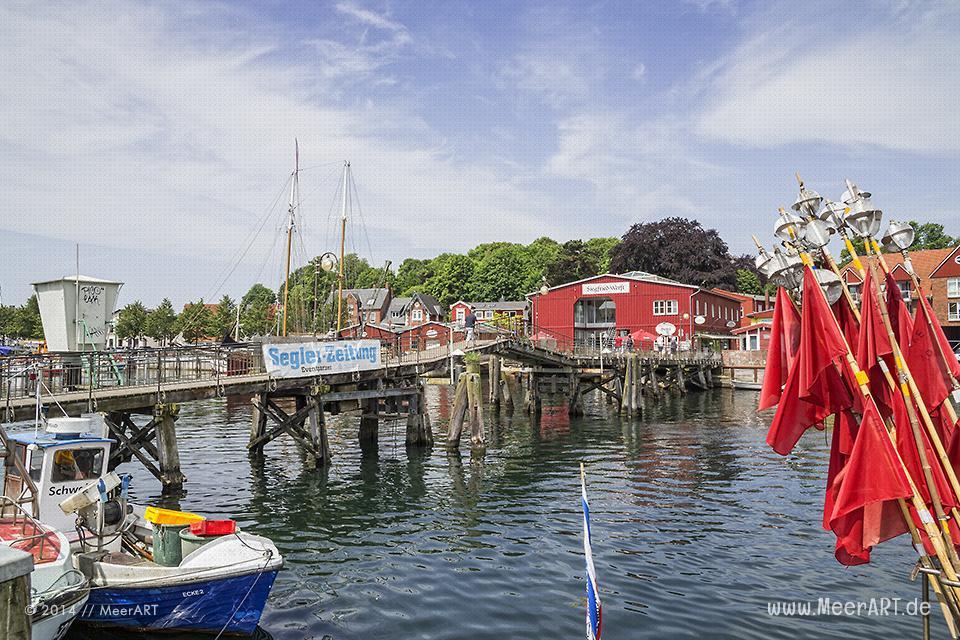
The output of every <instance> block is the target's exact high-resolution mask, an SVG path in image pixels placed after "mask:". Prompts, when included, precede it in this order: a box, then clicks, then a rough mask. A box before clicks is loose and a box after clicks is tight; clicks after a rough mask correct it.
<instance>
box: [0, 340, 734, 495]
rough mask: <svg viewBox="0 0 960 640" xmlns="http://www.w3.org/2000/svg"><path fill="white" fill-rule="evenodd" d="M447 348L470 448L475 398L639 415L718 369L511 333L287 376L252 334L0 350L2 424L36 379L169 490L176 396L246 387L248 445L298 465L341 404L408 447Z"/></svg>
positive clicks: (118, 453) (61, 406)
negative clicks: (27, 352)
mask: <svg viewBox="0 0 960 640" xmlns="http://www.w3.org/2000/svg"><path fill="white" fill-rule="evenodd" d="M457 352H462V353H469V352H475V353H478V354H485V355H486V356H487V372H488V376H489V380H490V385H489V394H488V395H487V398H484V395H483V394H482V392H481V388H482V387H481V374H480V373H479V372H477V371H468V372H464V373H462V374H460V376H459V379H458V380H457V383H456V392H455V396H454V397H455V399H454V410H453V417H452V419H451V424H450V427H449V429H448V433H447V439H446V442H447V446H449V447H457V446H459V443H460V438H461V434H462V433H463V428H464V423H465V422H466V423H467V424H468V425H469V432H470V440H471V444H472V446H474V447H479V448H482V447H484V446H485V429H484V410H485V409H484V400H486V401H487V403H488V404H489V405H490V406H491V407H492V408H493V410H495V411H501V410H506V411H514V410H517V409H519V408H520V407H521V406H522V407H523V409H524V410H525V411H527V412H529V413H530V414H531V415H533V416H538V415H539V414H540V413H541V411H542V406H543V399H544V397H553V398H554V401H556V399H557V398H559V401H561V402H565V403H566V404H567V405H568V408H569V412H570V414H571V415H580V414H582V413H583V397H584V396H585V395H586V394H588V393H591V392H593V391H597V392H599V393H602V394H604V395H605V396H606V398H607V399H608V400H609V401H610V402H616V404H617V407H618V409H619V411H620V412H622V413H623V414H625V415H626V416H628V417H640V416H641V414H642V406H643V402H642V398H643V397H644V396H650V397H654V398H657V397H659V396H660V395H661V394H662V393H667V392H669V391H670V390H671V389H673V390H675V391H676V392H678V393H686V392H687V389H688V388H703V389H705V388H709V387H710V386H712V376H713V372H714V371H719V368H720V367H721V362H720V359H719V357H716V356H712V355H697V354H674V355H655V354H646V353H614V354H611V353H605V354H600V353H591V352H580V353H565V352H561V351H558V350H551V349H549V348H544V347H543V346H540V345H536V344H533V343H531V342H529V341H527V340H523V339H517V338H501V339H498V340H488V341H475V342H470V343H467V342H462V343H457V344H454V345H445V346H443V347H437V348H433V349H430V350H427V351H413V352H405V353H386V352H385V353H384V354H383V358H382V363H381V366H380V367H379V368H376V369H373V370H368V371H360V372H350V373H337V374H331V375H324V376H306V377H298V378H278V377H272V376H270V375H269V374H268V373H266V369H265V367H264V363H263V357H262V349H261V345H260V344H259V343H251V344H239V345H224V346H217V347H208V346H199V347H177V348H171V349H158V350H141V351H128V352H117V353H88V354H68V355H58V354H45V355H41V356H31V357H28V358H13V359H10V358H8V359H4V360H0V394H2V395H0V412H2V418H3V421H5V422H10V421H16V420H28V419H31V418H33V416H34V412H35V410H36V399H35V397H36V390H37V385H40V386H41V396H42V397H43V399H44V403H45V405H46V407H47V410H48V411H49V412H50V413H51V414H52V415H59V414H60V412H63V413H64V414H67V415H79V414H82V413H91V412H100V413H102V414H103V415H104V422H105V428H106V432H107V435H108V437H110V438H112V439H113V440H115V441H116V446H115V447H113V450H112V453H111V457H110V467H111V468H114V467H116V466H117V465H118V464H120V463H122V462H127V461H130V460H132V459H134V458H136V459H137V460H138V461H139V462H140V463H141V464H143V466H144V467H145V468H146V469H148V470H149V471H150V472H151V473H152V474H153V475H154V476H155V477H156V478H157V479H158V480H160V482H161V484H162V486H163V488H164V490H172V489H177V488H179V487H181V486H182V485H183V483H184V482H185V480H186V475H185V473H184V470H182V469H181V466H180V455H179V447H178V444H177V433H176V421H177V418H178V416H179V413H180V406H181V405H182V404H184V403H187V402H193V401H197V400H204V399H210V398H218V397H225V396H230V395H249V396H250V397H251V402H252V405H253V411H252V414H253V417H252V421H251V427H250V435H249V440H248V442H247V449H248V450H249V451H250V453H251V455H253V456H258V455H261V454H262V452H263V449H264V447H265V446H267V445H268V444H269V443H270V442H271V441H273V440H274V439H276V438H277V437H280V436H282V435H286V436H288V437H290V438H292V439H293V440H294V441H295V442H297V444H298V445H299V446H300V447H301V449H302V450H303V452H304V454H305V459H306V461H307V464H308V465H310V466H311V467H323V466H325V465H328V464H330V446H329V439H328V436H327V427H326V420H327V418H326V416H327V415H336V414H340V413H343V412H358V413H359V416H360V428H359V437H358V440H359V444H360V446H361V447H362V448H366V447H369V446H375V445H376V442H377V438H378V427H379V420H380V419H381V417H383V416H386V415H389V416H391V417H406V419H407V430H406V444H407V446H409V447H429V446H432V445H433V442H434V435H433V432H432V428H431V424H430V418H429V415H428V414H427V413H426V411H425V402H424V396H423V376H424V375H425V374H434V375H436V374H442V373H443V372H447V374H449V367H450V366H451V364H452V363H453V362H455V361H456V357H454V358H452V357H451V353H457ZM456 366H459V364H458V365H456Z"/></svg>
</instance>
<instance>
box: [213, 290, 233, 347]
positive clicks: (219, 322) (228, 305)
mask: <svg viewBox="0 0 960 640" xmlns="http://www.w3.org/2000/svg"><path fill="white" fill-rule="evenodd" d="M236 322H237V305H236V303H235V302H234V301H233V298H231V297H230V296H228V295H227V294H224V295H223V297H222V298H220V302H219V303H218V304H217V309H216V311H214V313H213V317H212V318H211V321H210V327H209V330H210V333H209V335H211V336H217V337H220V338H222V337H223V336H224V335H226V334H227V333H232V332H233V327H234V325H235V324H236Z"/></svg>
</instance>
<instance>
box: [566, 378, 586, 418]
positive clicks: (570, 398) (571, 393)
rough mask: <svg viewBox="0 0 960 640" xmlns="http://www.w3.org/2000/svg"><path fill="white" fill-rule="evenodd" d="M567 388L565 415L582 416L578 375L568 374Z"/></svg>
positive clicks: (581, 396) (581, 397) (581, 399)
mask: <svg viewBox="0 0 960 640" xmlns="http://www.w3.org/2000/svg"><path fill="white" fill-rule="evenodd" d="M567 386H568V388H567V413H569V414H570V415H571V416H582V415H583V394H582V393H581V391H580V374H578V373H576V372H572V373H570V375H569V376H568V380H567Z"/></svg>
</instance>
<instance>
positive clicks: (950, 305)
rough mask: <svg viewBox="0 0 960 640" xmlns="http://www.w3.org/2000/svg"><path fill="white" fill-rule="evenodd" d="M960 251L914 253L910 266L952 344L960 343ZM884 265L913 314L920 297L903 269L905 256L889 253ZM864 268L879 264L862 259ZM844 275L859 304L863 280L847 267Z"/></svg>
mask: <svg viewBox="0 0 960 640" xmlns="http://www.w3.org/2000/svg"><path fill="white" fill-rule="evenodd" d="M958 256H960V247H954V248H949V249H923V250H920V251H911V252H910V262H911V263H913V270H914V272H916V274H917V279H918V280H919V282H920V287H921V288H922V289H923V291H924V294H925V295H926V296H927V299H928V300H930V301H931V305H932V307H933V311H934V313H935V314H936V316H937V319H938V320H939V321H940V323H941V324H942V325H943V330H944V332H945V333H946V334H947V338H949V340H950V342H951V344H953V345H955V346H956V344H957V343H958V342H960V263H958V262H957V260H958ZM883 258H884V262H886V263H887V266H888V267H889V268H890V275H891V276H893V279H894V280H895V281H896V283H897V286H898V287H899V289H900V292H901V294H902V295H903V299H904V301H905V302H906V303H907V306H908V307H909V308H910V311H911V312H913V311H915V310H916V306H917V296H918V293H917V292H916V291H914V289H913V285H912V284H911V279H910V274H909V273H908V272H907V269H906V267H904V265H903V256H902V255H900V254H899V253H887V254H884V256H883ZM860 260H861V261H863V263H864V266H865V267H866V268H867V269H869V265H870V264H873V262H874V261H875V260H876V258H874V257H869V256H868V257H862V256H861V258H860ZM840 275H841V277H842V278H843V279H844V281H845V282H846V283H847V287H849V289H850V293H851V295H852V296H853V298H854V299H855V300H856V301H857V302H858V303H859V302H860V296H861V293H862V287H863V277H862V276H861V275H860V272H859V271H857V269H856V268H854V266H853V264H847V265H845V266H844V267H843V268H842V269H841V270H840Z"/></svg>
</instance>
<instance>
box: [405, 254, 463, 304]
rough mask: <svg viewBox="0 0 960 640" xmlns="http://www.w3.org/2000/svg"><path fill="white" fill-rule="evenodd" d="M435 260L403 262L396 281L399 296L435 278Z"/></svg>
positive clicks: (408, 260) (414, 259)
mask: <svg viewBox="0 0 960 640" xmlns="http://www.w3.org/2000/svg"><path fill="white" fill-rule="evenodd" d="M438 257H439V256H438ZM435 260H436V259H434V260H420V259H417V258H407V259H406V260H404V261H403V262H401V263H400V268H398V269H397V275H396V278H395V279H394V290H395V291H396V292H397V295H407V294H409V293H411V292H412V291H414V290H416V288H417V287H420V286H423V283H424V282H426V281H427V280H429V279H430V278H431V277H432V276H433V273H434V271H433V265H434V261H435ZM454 302H456V301H454Z"/></svg>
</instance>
